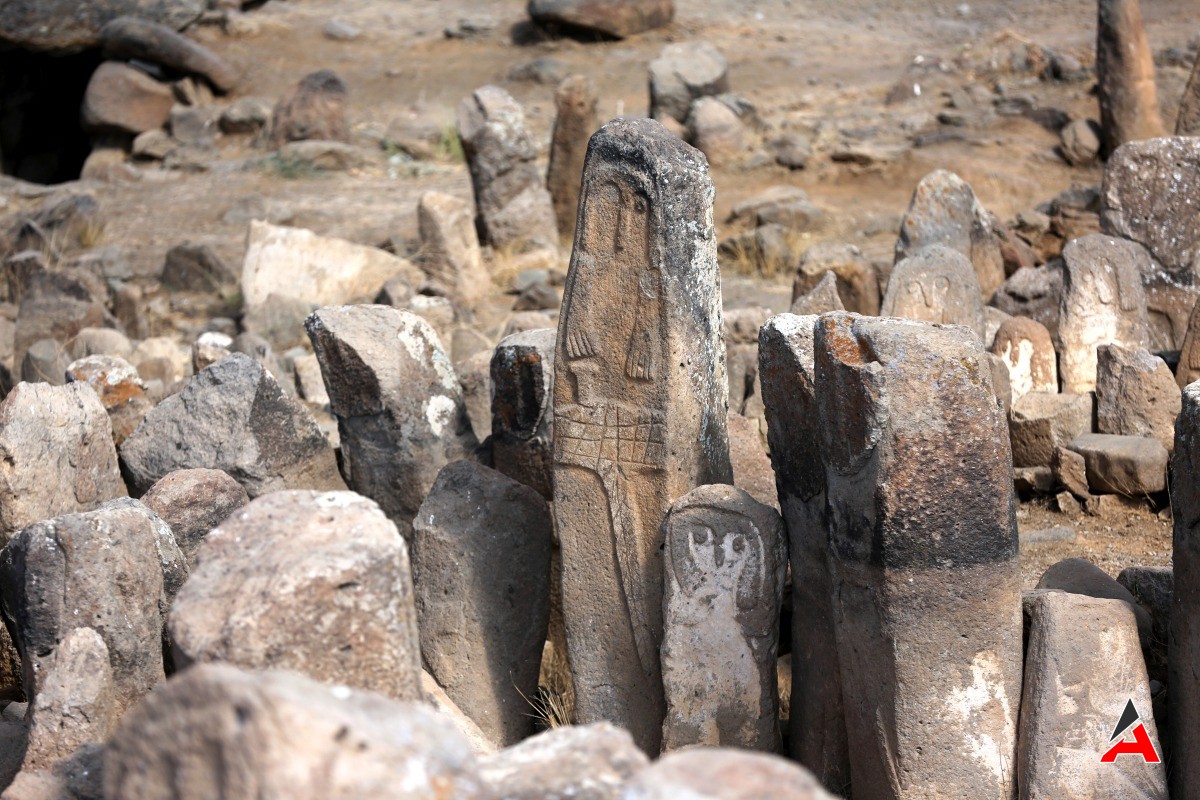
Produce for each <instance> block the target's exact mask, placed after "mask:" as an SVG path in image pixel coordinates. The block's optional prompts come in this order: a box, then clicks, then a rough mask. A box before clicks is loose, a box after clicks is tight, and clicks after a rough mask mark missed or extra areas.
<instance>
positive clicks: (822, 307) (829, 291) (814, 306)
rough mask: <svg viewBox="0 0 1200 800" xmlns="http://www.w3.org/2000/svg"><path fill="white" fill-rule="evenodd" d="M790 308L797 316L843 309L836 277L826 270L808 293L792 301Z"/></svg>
mask: <svg viewBox="0 0 1200 800" xmlns="http://www.w3.org/2000/svg"><path fill="white" fill-rule="evenodd" d="M790 310H791V313H793V314H795V315H797V316H805V315H809V314H824V313H825V312H827V311H845V310H846V307H845V305H843V304H842V298H841V296H840V295H839V294H838V289H837V277H836V276H835V275H834V274H833V272H826V273H825V276H824V277H823V278H821V280H820V281H819V282H818V283H817V285H816V286H814V287H813V288H812V289H811V290H810V291H809V292H808V294H805V295H801V296H800V297H798V298H796V299H795V300H793V301H792V307H791V309H790Z"/></svg>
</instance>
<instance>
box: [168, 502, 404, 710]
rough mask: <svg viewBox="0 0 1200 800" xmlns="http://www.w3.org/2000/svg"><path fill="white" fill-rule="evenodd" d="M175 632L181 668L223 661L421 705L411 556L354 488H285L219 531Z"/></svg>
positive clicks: (201, 556)
mask: <svg viewBox="0 0 1200 800" xmlns="http://www.w3.org/2000/svg"><path fill="white" fill-rule="evenodd" d="M301 599H302V600H303V602H298V601H299V600H301ZM170 633H171V641H172V642H173V645H174V653H175V663H176V666H177V667H179V668H183V667H186V666H189V665H192V664H196V663H204V662H212V661H225V662H229V663H231V664H236V665H237V666H240V667H243V668H246V669H288V670H293V671H295V672H299V673H301V674H304V675H307V676H308V677H310V678H313V679H315V680H320V681H324V682H326V683H338V684H344V685H347V686H352V687H355V688H358V689H367V690H370V691H374V692H379V693H380V694H384V695H387V696H388V697H393V698H396V699H401V700H418V699H420V698H421V667H420V650H419V647H420V645H419V643H418V640H417V620H416V613H415V611H414V607H413V588H412V577H411V572H410V569H409V562H408V549H407V547H405V544H404V540H403V539H401V538H400V536H399V535H398V534H397V532H396V526H395V525H393V524H392V523H391V522H390V521H389V520H388V518H387V517H386V516H385V515H384V514H383V512H382V511H380V510H379V507H378V506H377V505H375V504H374V503H372V502H371V501H370V500H367V499H366V498H364V497H360V496H359V495H356V494H354V493H352V492H327V493H324V494H320V493H317V492H275V493H272V494H269V495H266V496H265V497H260V498H258V499H256V500H254V501H252V502H251V503H250V504H249V505H247V506H246V507H245V508H244V509H242V510H241V511H240V512H239V513H237V514H235V515H234V516H233V517H231V518H229V519H228V520H226V521H225V522H224V523H223V524H222V525H221V526H220V527H219V528H216V529H215V530H213V531H212V532H210V533H209V534H208V536H207V537H206V538H205V540H204V542H203V544H202V545H201V546H200V549H199V551H198V552H197V554H196V568H195V570H194V571H193V573H192V576H191V578H189V580H188V582H187V583H186V584H185V585H184V587H183V589H182V590H181V591H180V592H179V595H178V596H177V597H176V598H175V605H174V607H173V608H172V609H171V615H170Z"/></svg>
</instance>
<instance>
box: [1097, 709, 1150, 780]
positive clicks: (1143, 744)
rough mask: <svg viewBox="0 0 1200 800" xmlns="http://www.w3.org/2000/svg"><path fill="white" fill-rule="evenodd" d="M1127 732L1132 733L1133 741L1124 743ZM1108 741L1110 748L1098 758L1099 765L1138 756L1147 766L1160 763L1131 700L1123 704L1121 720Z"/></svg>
mask: <svg viewBox="0 0 1200 800" xmlns="http://www.w3.org/2000/svg"><path fill="white" fill-rule="evenodd" d="M1127 732H1132V733H1133V741H1126V739H1125V738H1124V737H1125V734H1126V733H1127ZM1108 741H1109V743H1110V744H1111V745H1112V746H1111V747H1109V748H1108V752H1106V753H1105V754H1104V755H1102V756H1101V757H1100V763H1101V764H1112V763H1114V762H1115V761H1116V760H1117V756H1140V757H1141V759H1142V761H1144V762H1145V763H1147V764H1158V763H1160V762H1161V761H1162V759H1161V758H1159V755H1158V750H1156V749H1155V748H1154V742H1152V741H1150V734H1149V733H1148V732H1147V731H1146V726H1145V724H1143V723H1142V718H1141V717H1140V716H1139V715H1138V712H1137V709H1136V708H1134V707H1133V700H1132V699H1130V700H1129V701H1128V702H1127V703H1126V704H1125V710H1124V711H1123V712H1121V719H1120V720H1118V721H1117V727H1115V728H1113V732H1112V736H1110V737H1109V739H1108Z"/></svg>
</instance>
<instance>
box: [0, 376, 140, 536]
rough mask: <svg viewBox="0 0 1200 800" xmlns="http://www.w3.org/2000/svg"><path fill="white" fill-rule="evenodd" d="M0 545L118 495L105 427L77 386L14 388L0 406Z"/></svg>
mask: <svg viewBox="0 0 1200 800" xmlns="http://www.w3.org/2000/svg"><path fill="white" fill-rule="evenodd" d="M0 463H3V464H4V468H3V469H0V543H3V542H7V541H8V539H9V538H10V537H12V536H15V535H16V534H17V532H18V531H20V530H21V529H22V528H24V527H25V526H26V525H31V524H33V523H34V522H39V521H41V520H44V519H48V518H50V517H56V516H59V515H60V514H69V513H71V512H75V511H90V510H91V509H93V508H95V507H96V506H98V505H100V504H101V503H103V502H104V501H105V500H111V499H113V498H115V497H122V496H124V495H125V493H126V492H125V484H124V483H123V482H122V481H121V473H120V471H119V470H118V468H117V450H116V448H115V447H114V446H113V436H112V424H111V423H110V421H109V419H108V414H107V413H106V412H105V410H104V406H103V405H102V404H101V402H100V400H99V398H98V397H96V393H95V392H93V391H92V390H91V389H90V388H88V387H87V386H84V385H82V384H78V383H76V384H69V385H67V386H51V385H49V384H47V383H20V384H17V387H16V388H15V389H13V390H12V391H11V392H9V393H8V396H7V397H5V398H4V400H3V402H0Z"/></svg>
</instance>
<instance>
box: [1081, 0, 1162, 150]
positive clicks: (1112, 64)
mask: <svg viewBox="0 0 1200 800" xmlns="http://www.w3.org/2000/svg"><path fill="white" fill-rule="evenodd" d="M1098 6H1099V11H1100V14H1099V20H1098V24H1097V26H1096V89H1097V94H1098V95H1099V97H1100V129H1101V143H1102V145H1103V147H1102V149H1101V152H1102V154H1103V155H1104V156H1107V155H1108V154H1109V153H1111V152H1112V151H1113V150H1116V149H1117V148H1118V147H1120V146H1121V145H1123V144H1125V142H1132V141H1137V140H1139V139H1153V138H1155V137H1158V136H1165V135H1166V130H1165V129H1164V128H1163V123H1162V118H1161V117H1160V116H1159V114H1158V91H1157V89H1156V88H1155V85H1154V53H1153V52H1151V50H1150V42H1149V41H1148V40H1147V39H1146V28H1145V26H1144V25H1143V24H1142V9H1141V6H1140V5H1139V3H1138V0H1099V3H1098Z"/></svg>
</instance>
